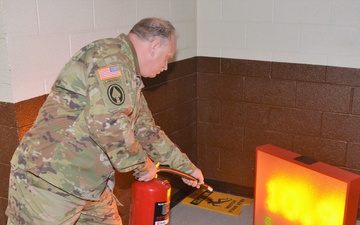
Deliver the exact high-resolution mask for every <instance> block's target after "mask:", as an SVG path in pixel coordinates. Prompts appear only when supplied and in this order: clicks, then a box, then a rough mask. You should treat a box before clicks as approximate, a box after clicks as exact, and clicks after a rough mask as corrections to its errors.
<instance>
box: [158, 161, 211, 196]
mask: <svg viewBox="0 0 360 225" xmlns="http://www.w3.org/2000/svg"><path fill="white" fill-rule="evenodd" d="M157 172H168V173H172V174H176V175H178V176H180V177H183V178H186V179H189V180H195V181H197V182H199V180H198V179H197V178H195V177H193V176H191V175H190V174H187V173H184V172H181V171H179V170H174V169H171V168H169V167H158V170H157ZM200 186H201V187H202V188H204V189H206V190H207V191H208V192H213V191H214V189H213V188H212V187H211V186H210V185H208V184H205V183H203V184H200Z"/></svg>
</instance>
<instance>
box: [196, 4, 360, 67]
mask: <svg viewBox="0 0 360 225" xmlns="http://www.w3.org/2000/svg"><path fill="white" fill-rule="evenodd" d="M197 3H198V11H197V16H198V29H197V32H198V39H197V55H198V56H211V57H224V58H238V59H253V60H263V61H275V62H290V63H305V64H316V65H331V66H340V67H351V68H360V1H359V0H197Z"/></svg>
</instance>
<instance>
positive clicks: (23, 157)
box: [11, 34, 195, 200]
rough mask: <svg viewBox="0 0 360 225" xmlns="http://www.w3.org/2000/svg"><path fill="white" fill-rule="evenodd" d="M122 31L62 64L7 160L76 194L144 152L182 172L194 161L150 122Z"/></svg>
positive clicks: (90, 195)
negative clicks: (33, 121) (60, 69)
mask: <svg viewBox="0 0 360 225" xmlns="http://www.w3.org/2000/svg"><path fill="white" fill-rule="evenodd" d="M143 86H144V85H143V82H142V81H141V78H140V75H139V65H138V61H137V56H136V52H135V50H134V48H133V46H132V44H131V42H130V40H129V39H128V37H127V35H125V34H121V35H120V36H118V37H117V38H108V39H101V40H98V41H95V42H92V43H90V44H89V45H87V46H85V47H83V48H82V49H81V50H80V51H79V52H78V53H76V54H75V55H74V56H73V57H72V58H71V60H70V61H69V62H68V63H67V64H66V65H65V66H64V68H63V69H62V71H61V72H60V74H59V76H58V78H57V79H56V81H55V83H54V85H53V87H52V90H51V92H50V93H49V96H48V97H47V99H46V101H45V103H44V105H43V106H42V108H41V109H40V111H39V115H38V116H37V119H36V121H35V123H34V125H33V127H32V128H31V129H30V130H29V131H28V132H27V133H26V134H25V135H24V138H23V140H22V141H21V143H20V145H19V147H18V148H17V150H16V152H15V154H14V156H13V158H12V160H11V164H12V166H13V167H19V168H21V169H24V170H27V171H30V172H31V173H33V174H35V175H36V176H39V177H41V178H42V179H44V180H46V181H48V182H49V183H51V184H53V185H55V186H57V187H59V188H60V189H62V190H64V191H66V192H68V193H70V194H72V195H75V196H78V197H80V198H84V199H90V200H95V199H98V198H99V196H100V195H101V193H102V192H103V191H104V189H105V187H106V185H107V183H108V182H109V181H110V180H111V181H112V180H113V176H114V171H115V170H118V171H120V172H128V171H131V170H135V171H137V170H139V169H140V168H141V167H143V166H144V165H143V164H144V162H145V161H146V157H147V156H149V157H150V158H151V159H152V160H154V161H156V162H160V163H161V164H166V165H170V167H172V168H175V169H178V170H181V171H183V172H187V173H190V172H192V171H193V170H194V169H195V166H194V165H193V164H192V163H191V162H190V160H189V158H188V157H187V156H186V155H185V154H183V153H182V152H181V151H180V150H179V149H178V148H177V147H176V145H175V144H173V143H172V142H171V141H170V140H169V138H168V137H167V136H166V135H165V133H164V132H163V131H162V130H161V129H160V128H159V127H158V126H156V125H155V123H154V119H153V117H152V114H151V112H150V110H149V108H148V106H147V103H146V100H145V98H144V96H143V94H142V92H141V89H142V88H143Z"/></svg>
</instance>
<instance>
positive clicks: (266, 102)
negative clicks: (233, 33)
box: [197, 57, 360, 187]
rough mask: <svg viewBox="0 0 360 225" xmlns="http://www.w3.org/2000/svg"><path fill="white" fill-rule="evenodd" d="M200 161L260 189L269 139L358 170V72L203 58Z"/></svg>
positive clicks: (206, 168)
mask: <svg viewBox="0 0 360 225" xmlns="http://www.w3.org/2000/svg"><path fill="white" fill-rule="evenodd" d="M197 62H198V66H197V71H198V74H197V96H198V123H197V124H198V133H197V143H198V164H199V166H200V167H201V168H202V169H203V172H204V174H205V175H206V176H207V177H208V178H212V179H215V180H219V181H225V182H230V183H233V184H238V185H242V186H249V187H254V174H255V171H254V169H255V147H256V146H259V145H263V144H267V143H271V144H273V145H276V146H279V147H282V148H285V149H288V150H292V151H294V152H297V153H299V154H302V155H306V156H308V157H311V158H313V159H316V160H319V161H322V162H325V163H328V164H331V165H334V166H337V167H340V168H344V169H346V170H350V171H352V172H355V173H359V172H360V130H359V127H360V116H359V115H360V69H352V68H340V67H331V66H317V65H305V64H290V63H277V62H264V61H250V60H239V59H224V58H214V57H198V61H197Z"/></svg>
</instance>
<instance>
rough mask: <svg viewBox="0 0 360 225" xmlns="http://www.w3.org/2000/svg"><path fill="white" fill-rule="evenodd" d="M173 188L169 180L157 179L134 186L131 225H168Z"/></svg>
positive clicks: (138, 182) (135, 183)
mask: <svg viewBox="0 0 360 225" xmlns="http://www.w3.org/2000/svg"><path fill="white" fill-rule="evenodd" d="M170 196H171V186H170V183H169V182H168V181H167V180H162V179H159V178H155V179H153V180H151V181H149V182H140V181H136V182H134V183H133V184H132V193H131V200H132V202H131V207H130V225H168V224H169V220H170Z"/></svg>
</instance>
